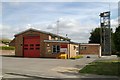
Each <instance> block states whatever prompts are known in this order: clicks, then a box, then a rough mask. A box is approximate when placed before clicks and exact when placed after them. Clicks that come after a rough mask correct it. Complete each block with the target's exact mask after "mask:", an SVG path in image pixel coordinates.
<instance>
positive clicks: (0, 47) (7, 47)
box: [0, 46, 15, 50]
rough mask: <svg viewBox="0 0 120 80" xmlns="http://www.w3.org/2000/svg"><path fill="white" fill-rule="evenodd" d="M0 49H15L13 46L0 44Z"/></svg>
mask: <svg viewBox="0 0 120 80" xmlns="http://www.w3.org/2000/svg"><path fill="white" fill-rule="evenodd" d="M0 50H15V47H12V46H0Z"/></svg>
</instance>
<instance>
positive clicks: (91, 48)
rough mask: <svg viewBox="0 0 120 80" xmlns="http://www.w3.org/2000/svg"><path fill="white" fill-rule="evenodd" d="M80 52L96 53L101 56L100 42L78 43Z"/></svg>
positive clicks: (84, 53)
mask: <svg viewBox="0 0 120 80" xmlns="http://www.w3.org/2000/svg"><path fill="white" fill-rule="evenodd" d="M79 48H80V54H81V55H98V56H99V57H101V46H100V44H87V43H83V44H80V47H79Z"/></svg>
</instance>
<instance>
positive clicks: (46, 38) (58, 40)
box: [10, 28, 100, 58]
mask: <svg viewBox="0 0 120 80" xmlns="http://www.w3.org/2000/svg"><path fill="white" fill-rule="evenodd" d="M10 45H12V46H15V56H19V57H31V58H34V57H46V58H57V57H58V56H59V55H60V54H67V58H71V57H75V56H77V55H80V54H82V55H86V54H93V55H100V45H99V44H79V43H75V42H71V41H70V39H69V38H67V37H63V36H60V35H56V34H53V33H50V32H45V31H41V30H36V29H32V28H30V29H28V30H25V31H23V32H20V33H18V34H16V35H15V38H14V39H13V40H12V41H11V43H10Z"/></svg>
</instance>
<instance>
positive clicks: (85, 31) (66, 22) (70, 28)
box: [47, 18, 97, 43]
mask: <svg viewBox="0 0 120 80" xmlns="http://www.w3.org/2000/svg"><path fill="white" fill-rule="evenodd" d="M58 20H59V21H60V22H59V28H58V29H59V34H60V35H62V36H65V35H66V34H68V37H69V38H71V39H72V40H73V41H76V42H82V43H83V42H88V39H89V36H90V31H91V30H92V29H94V28H96V27H97V25H96V24H94V23H89V24H88V23H87V22H86V24H82V23H80V22H79V21H78V20H75V19H70V18H66V19H64V18H60V19H58ZM56 24H57V23H56ZM52 25H53V26H52ZM56 28H57V25H55V24H51V26H48V28H47V29H50V31H51V32H54V33H56V31H57V29H56Z"/></svg>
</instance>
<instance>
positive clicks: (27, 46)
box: [23, 36, 40, 57]
mask: <svg viewBox="0 0 120 80" xmlns="http://www.w3.org/2000/svg"><path fill="white" fill-rule="evenodd" d="M23 53H24V57H40V37H39V36H25V37H24V45H23Z"/></svg>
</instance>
